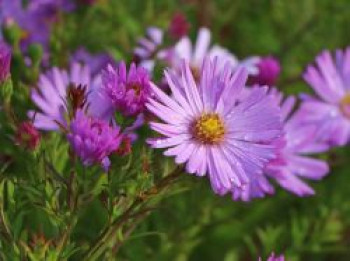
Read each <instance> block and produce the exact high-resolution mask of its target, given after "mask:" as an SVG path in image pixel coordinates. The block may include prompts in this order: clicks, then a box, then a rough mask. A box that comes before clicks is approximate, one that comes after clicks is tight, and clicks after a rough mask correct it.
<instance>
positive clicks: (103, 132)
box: [67, 110, 123, 171]
mask: <svg viewBox="0 0 350 261" xmlns="http://www.w3.org/2000/svg"><path fill="white" fill-rule="evenodd" d="M67 138H68V141H69V143H70V145H71V147H72V149H73V151H74V152H75V154H76V155H78V156H79V157H80V159H81V160H82V162H83V164H84V165H85V166H90V165H92V164H95V163H97V164H101V165H102V167H103V168H104V169H105V171H108V169H109V167H110V164H111V163H110V160H109V158H108V156H109V155H110V154H111V153H113V152H115V151H116V150H117V149H118V147H119V145H120V143H121V141H122V139H123V136H122V135H121V134H120V128H119V127H117V126H111V125H109V124H108V123H107V122H105V121H103V120H99V119H95V118H92V117H89V116H86V115H85V113H84V112H83V111H82V110H78V111H77V113H76V114H75V117H74V118H73V120H72V121H71V123H70V126H69V133H68V135H67Z"/></svg>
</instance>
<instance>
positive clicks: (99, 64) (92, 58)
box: [70, 47, 115, 75]
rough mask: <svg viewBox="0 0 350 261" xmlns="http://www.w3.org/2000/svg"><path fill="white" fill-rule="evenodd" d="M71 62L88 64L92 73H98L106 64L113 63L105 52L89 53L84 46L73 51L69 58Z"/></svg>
mask: <svg viewBox="0 0 350 261" xmlns="http://www.w3.org/2000/svg"><path fill="white" fill-rule="evenodd" d="M70 61H71V63H73V62H79V63H82V64H85V65H87V66H89V68H90V70H91V73H92V74H93V75H96V74H98V73H99V72H100V71H101V70H102V69H103V68H105V67H106V66H107V65H108V64H113V65H114V64H115V62H114V60H113V58H112V57H111V56H109V55H108V54H106V53H98V54H91V53H89V52H88V51H87V50H86V49H85V48H84V47H81V48H79V49H78V50H76V51H75V52H74V54H73V55H72V56H71V59H70Z"/></svg>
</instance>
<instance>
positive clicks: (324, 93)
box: [301, 47, 350, 146]
mask: <svg viewBox="0 0 350 261" xmlns="http://www.w3.org/2000/svg"><path fill="white" fill-rule="evenodd" d="M349 68H350V47H348V48H347V49H346V50H344V51H342V50H337V51H336V53H335V61H334V60H333V59H332V55H331V53H330V52H329V51H324V52H322V53H321V54H320V55H318V56H317V58H316V66H314V65H309V66H308V68H307V70H306V72H305V73H304V79H305V81H306V82H307V83H308V84H309V85H310V86H311V87H312V89H313V90H314V91H315V92H316V94H317V96H318V97H313V96H307V95H304V96H303V98H304V102H303V103H302V106H301V110H302V111H303V116H304V118H303V121H304V122H305V124H313V125H316V126H317V129H318V131H317V137H318V139H319V140H321V141H324V142H328V143H329V144H330V145H337V146H342V145H345V144H347V143H348V142H349V141H350V69H349Z"/></svg>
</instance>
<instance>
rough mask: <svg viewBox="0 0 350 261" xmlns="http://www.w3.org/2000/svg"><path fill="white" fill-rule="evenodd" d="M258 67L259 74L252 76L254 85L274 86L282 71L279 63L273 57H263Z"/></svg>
mask: <svg viewBox="0 0 350 261" xmlns="http://www.w3.org/2000/svg"><path fill="white" fill-rule="evenodd" d="M257 67H258V73H257V74H255V75H253V76H252V78H251V82H252V84H258V85H267V86H274V85H275V84H276V81H277V78H278V76H279V74H280V71H281V66H280V63H279V61H278V60H277V59H276V58H274V57H272V56H268V57H262V58H260V60H259V62H258V64H257Z"/></svg>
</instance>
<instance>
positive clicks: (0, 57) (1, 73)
mask: <svg viewBox="0 0 350 261" xmlns="http://www.w3.org/2000/svg"><path fill="white" fill-rule="evenodd" d="M10 67H11V49H10V47H9V46H7V44H6V43H4V42H3V41H1V40H0V83H3V82H4V81H5V80H6V79H7V78H8V77H9V75H10Z"/></svg>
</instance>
